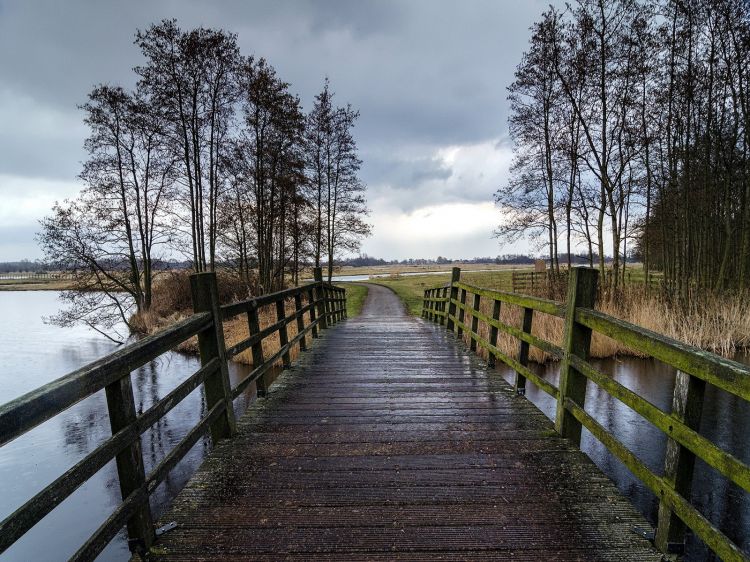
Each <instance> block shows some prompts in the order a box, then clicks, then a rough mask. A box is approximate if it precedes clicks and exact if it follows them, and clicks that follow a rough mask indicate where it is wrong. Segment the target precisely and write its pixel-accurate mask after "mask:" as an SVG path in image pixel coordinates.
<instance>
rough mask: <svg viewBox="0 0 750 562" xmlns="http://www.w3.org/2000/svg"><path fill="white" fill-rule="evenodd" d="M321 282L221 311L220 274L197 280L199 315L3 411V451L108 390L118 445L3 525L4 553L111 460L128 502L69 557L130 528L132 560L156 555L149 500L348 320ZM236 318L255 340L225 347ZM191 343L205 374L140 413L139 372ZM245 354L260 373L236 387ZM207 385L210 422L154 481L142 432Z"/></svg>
mask: <svg viewBox="0 0 750 562" xmlns="http://www.w3.org/2000/svg"><path fill="white" fill-rule="evenodd" d="M315 279H316V281H315V282H314V283H310V284H309V285H305V286H302V287H295V288H292V289H287V290H285V291H279V292H277V293H273V294H269V295H264V296H261V297H258V298H254V299H250V300H246V301H242V302H238V303H235V304H231V305H228V306H220V305H219V299H218V292H217V288H216V275H215V274H214V273H200V274H196V275H193V276H192V277H191V278H190V281H191V289H192V297H193V308H194V311H195V313H194V314H193V315H192V316H190V317H189V318H186V319H185V320H182V321H180V322H178V323H176V324H174V325H172V326H170V327H169V328H167V329H165V330H164V331H162V332H160V333H158V334H156V335H153V336H148V337H145V338H143V339H141V340H139V341H137V342H135V343H132V344H129V345H126V346H124V347H122V348H121V349H120V350H118V351H117V352H115V353H112V354H111V355H107V356H106V357H103V358H101V359H99V360H98V361H95V362H93V363H90V364H89V365H86V366H85V367H82V368H80V369H78V370H77V371H74V372H72V373H70V374H68V375H65V376H63V377H61V378H59V379H57V380H55V381H53V382H51V383H49V384H46V385H44V386H42V387H40V388H38V389H36V390H33V391H31V392H29V393H28V394H25V395H23V396H21V397H19V398H17V399H16V400H13V401H12V402H9V403H7V404H5V405H3V406H0V447H2V446H4V445H5V444H7V443H9V442H10V441H12V440H14V439H16V438H17V437H19V436H21V435H23V434H24V433H26V432H28V431H30V430H32V429H33V428H35V427H37V426H38V425H39V424H41V423H43V422H45V421H47V420H49V419H50V418H53V417H54V416H56V415H58V414H60V413H61V412H64V411H65V410H67V409H68V408H70V407H71V406H73V405H74V404H76V403H77V402H79V401H81V400H83V399H84V398H87V397H89V396H91V395H92V394H94V393H96V392H100V391H102V390H104V392H105V395H106V400H107V408H108V411H109V419H110V425H111V430H112V436H111V437H110V438H108V439H107V440H105V441H104V442H103V443H102V444H101V445H99V446H98V447H97V448H96V449H94V450H93V451H92V452H91V453H89V454H88V455H86V456H85V457H84V458H83V459H82V460H80V461H79V462H78V463H76V464H75V465H74V466H73V467H71V468H70V469H69V470H67V471H66V472H65V473H64V474H62V475H60V476H59V477H58V478H57V479H56V480H54V481H53V482H52V483H51V484H49V485H48V486H47V487H46V488H44V489H43V490H42V491H41V492H39V493H38V494H36V495H35V496H34V497H32V498H31V499H29V500H28V501H27V502H26V503H25V504H23V505H22V506H21V507H19V508H18V509H17V510H16V511H15V512H14V513H12V514H11V515H9V516H8V517H7V518H6V519H5V520H3V521H2V522H0V553H2V552H4V551H5V550H6V549H7V548H8V547H10V546H11V545H12V544H13V543H15V542H16V541H17V540H18V539H19V538H20V537H21V536H23V535H24V534H25V533H26V532H28V531H29V529H31V528H32V527H33V526H34V525H36V524H37V523H38V522H39V521H40V520H41V519H42V518H43V517H45V515H47V514H48V513H49V512H50V511H52V510H53V509H54V508H55V507H56V506H58V505H59V504H60V503H61V502H62V501H63V500H65V498H67V497H68V496H70V495H71V494H72V493H73V492H74V491H75V490H76V489H78V487H80V486H81V485H82V484H83V483H84V482H86V481H87V480H89V479H90V478H91V477H92V476H93V475H94V474H96V473H97V472H98V471H99V470H100V469H101V468H102V467H104V465H106V464H107V463H108V462H110V461H111V460H112V459H116V465H117V474H118V478H119V483H120V491H121V494H122V503H121V504H120V505H119V506H118V507H117V508H116V509H115V511H114V512H113V513H112V515H111V516H110V517H109V518H108V519H107V520H106V521H104V523H103V524H102V525H101V526H100V527H99V528H98V529H97V530H96V532H95V533H94V534H93V535H92V536H91V537H90V538H89V539H88V540H87V541H86V542H85V543H84V544H83V545H82V546H81V547H80V549H79V550H78V551H77V552H76V553H75V554H74V555H73V557H72V558H71V559H72V560H91V559H93V558H94V557H96V556H97V555H98V554H99V553H100V552H101V551H102V549H104V547H105V546H106V545H107V544H108V543H109V542H110V541H111V540H112V538H113V537H114V536H115V535H116V533H117V532H118V531H119V530H120V529H122V528H123V527H124V526H127V531H128V538H129V546H130V548H131V550H132V551H133V552H141V553H142V552H144V551H146V550H147V549H148V548H150V547H151V545H152V544H153V542H154V539H155V530H154V525H153V518H152V514H151V509H150V506H149V496H150V495H151V494H152V493H153V492H154V490H155V489H156V487H157V486H158V485H159V484H160V483H161V482H162V481H164V479H165V478H166V477H167V476H168V475H169V473H170V471H171V470H172V469H173V468H174V467H175V466H176V465H177V463H178V462H179V461H180V460H181V459H182V458H183V457H184V456H185V455H186V454H187V453H188V452H189V451H190V449H191V448H192V447H193V446H194V445H195V444H196V443H197V442H198V440H199V439H200V438H201V437H203V436H204V435H205V434H206V433H210V435H211V441H212V442H213V443H214V444H216V442H217V441H218V440H220V439H223V438H228V437H231V436H232V435H233V434H234V432H235V415H234V407H233V402H232V401H233V399H234V398H236V397H237V396H239V395H240V393H242V391H243V390H244V389H246V388H247V386H248V385H249V384H250V383H252V382H253V381H257V382H258V394H259V395H261V396H262V395H263V394H265V393H266V392H267V390H268V383H267V382H266V381H265V380H264V379H263V375H264V374H265V373H267V372H268V371H269V370H270V369H271V367H273V366H274V364H276V363H277V362H278V360H279V359H281V361H282V365H283V367H284V368H286V367H289V365H290V360H289V357H290V355H289V353H290V351H291V349H292V348H293V347H294V346H295V345H298V346H299V348H300V350H305V349H306V347H307V346H306V342H305V337H306V335H307V334H308V333H311V335H312V337H313V338H316V337H317V336H318V329H319V328H320V329H325V328H327V327H328V326H330V325H332V324H334V323H336V322H337V321H339V320H341V319H343V318H345V317H346V293H345V291H344V289H341V288H338V287H334V286H332V285H330V284H327V283H324V282H323V281H322V280H321V272H320V269H316V271H315ZM303 299H304V301H305V304H304V305H303ZM290 300H293V302H294V304H295V311H294V313H293V314H290V315H287V314H286V307H285V303H286V302H287V301H290ZM265 306H274V307H276V312H277V321H276V323H274V324H273V325H271V326H269V327H267V328H264V329H262V330H261V329H260V326H259V319H258V312H259V310H261V309H262V308H263V307H265ZM238 314H246V315H247V318H248V327H249V333H250V336H249V337H248V338H247V339H245V340H244V341H242V342H240V343H238V344H237V345H235V346H233V347H231V348H229V349H227V348H226V346H225V343H224V332H223V325H222V321H223V320H226V319H228V318H231V317H233V316H236V315H238ZM306 314H307V317H308V321H307V322H305V315H306ZM291 322H295V323H296V327H297V335H296V336H295V337H294V338H293V339H292V340H291V341H290V340H289V339H288V336H287V326H288V324H290V323H291ZM276 333H278V334H279V340H280V346H281V347H280V349H279V351H278V352H277V353H275V354H274V355H273V356H271V357H269V358H267V359H265V358H264V357H263V348H262V342H263V340H264V339H265V338H268V337H269V336H273V335H275V334H276ZM193 336H197V337H198V345H199V349H200V360H201V367H200V369H198V370H197V371H196V372H195V373H193V374H192V375H190V376H189V377H187V378H186V379H185V380H184V381H183V382H181V383H180V384H179V385H178V386H177V387H176V388H174V389H173V390H172V391H170V392H169V393H168V394H166V395H165V396H164V397H163V398H161V400H159V401H158V402H157V403H156V404H154V405H153V406H151V407H150V408H149V409H148V410H146V411H145V412H143V413H142V414H140V415H137V414H136V409H135V401H134V396H133V387H132V381H131V376H130V373H131V371H133V370H135V369H138V368H139V367H141V366H143V365H145V364H146V363H148V362H150V361H152V360H154V359H156V358H157V357H159V356H160V355H162V354H163V353H166V352H167V351H169V350H171V349H174V348H175V347H176V346H177V345H179V344H180V343H182V342H184V341H186V340H187V339H189V338H191V337H193ZM247 348H252V354H253V366H254V368H253V371H252V372H251V373H250V375H248V376H247V377H246V378H245V379H243V380H242V381H241V382H239V384H237V386H236V387H234V388H232V387H231V384H230V381H229V374H228V368H227V360H228V359H229V358H230V357H231V356H233V355H235V354H237V353H239V352H240V351H242V350H243V349H247ZM201 385H202V386H203V388H204V391H205V396H206V403H207V412H206V414H205V416H204V417H203V418H201V420H200V421H199V422H198V424H197V425H196V426H195V427H193V428H192V429H191V430H190V431H189V432H188V433H187V435H186V436H185V437H184V438H183V439H182V440H181V441H180V442H179V443H178V444H177V445H176V446H175V447H174V448H173V449H172V450H171V451H170V452H169V453H168V454H167V455H166V456H165V457H164V458H163V459H162V460H161V462H159V463H158V464H157V465H156V466H155V467H154V469H153V470H152V471H151V472H150V473H149V474H146V473H145V469H144V463H143V454H142V451H141V441H140V436H141V434H142V433H143V432H144V431H146V430H147V429H148V428H149V427H151V426H152V425H154V424H155V423H156V422H157V421H158V420H160V419H161V418H163V417H164V416H165V415H166V414H167V413H168V412H169V411H170V410H172V409H173V408H174V407H175V406H176V405H177V404H179V403H180V402H181V401H182V400H183V399H184V398H186V397H187V396H188V395H189V394H190V393H191V392H192V391H193V390H195V389H196V388H198V387H199V386H201ZM3 484H4V485H9V484H10V483H9V482H4V483H3Z"/></svg>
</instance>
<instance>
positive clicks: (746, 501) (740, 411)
mask: <svg viewBox="0 0 750 562" xmlns="http://www.w3.org/2000/svg"><path fill="white" fill-rule="evenodd" d="M735 359H736V360H737V361H741V362H744V363H745V364H750V357H748V356H747V355H744V356H743V355H738V356H737V357H736V358H735ZM592 364H593V365H594V366H595V367H596V368H597V369H599V370H600V371H601V372H602V373H607V374H609V375H610V376H612V378H613V379H614V380H616V381H617V382H619V383H620V384H622V385H624V386H626V387H627V388H629V389H631V390H633V391H634V392H636V393H637V394H638V395H640V396H643V397H644V398H646V399H647V400H648V401H649V402H651V403H652V404H654V405H655V406H656V407H658V408H660V409H661V410H663V411H665V412H670V411H671V407H672V394H673V392H674V384H675V376H676V373H677V371H676V370H675V369H674V368H672V367H670V366H669V365H665V364H663V363H661V362H659V361H657V360H655V359H640V358H635V357H619V358H614V359H600V360H594V361H592ZM533 367H534V368H535V370H536V371H537V373H538V374H539V375H541V376H542V378H544V379H545V380H547V381H549V382H551V383H553V384H555V385H557V381H558V377H559V364H558V363H549V364H546V365H534V366H533ZM498 372H499V373H500V374H501V375H502V376H503V377H504V378H506V380H508V381H509V382H512V381H514V380H515V374H514V372H513V371H512V370H510V369H508V368H506V367H505V366H502V365H501V366H499V367H498ZM527 398H529V400H531V401H532V402H533V403H534V404H535V405H537V406H538V407H539V408H540V409H541V410H542V411H543V412H544V413H545V415H547V416H548V417H549V418H550V419H552V418H553V417H554V413H555V402H554V400H553V399H552V398H551V397H550V396H549V395H547V394H545V393H544V392H542V391H540V390H538V389H537V388H536V387H534V385H533V384H529V385H528V391H527ZM586 410H587V411H588V412H589V413H590V414H591V415H592V416H593V417H594V418H595V419H596V420H597V421H598V422H599V423H600V424H602V425H603V426H604V427H605V428H606V429H607V430H608V431H610V432H611V433H612V434H613V435H615V436H616V437H617V438H618V439H619V440H620V441H621V442H622V443H624V444H625V445H626V446H627V448H628V449H629V450H631V451H632V452H633V453H635V454H636V456H637V457H638V458H639V459H640V460H642V461H643V462H644V463H645V464H646V466H648V467H649V468H650V469H651V470H652V471H654V472H655V473H657V474H663V472H664V452H665V448H666V443H667V438H666V436H665V435H664V433H662V432H661V431H660V430H659V429H657V428H656V427H654V426H653V425H651V424H650V423H649V422H648V421H646V420H645V419H644V418H643V417H641V416H640V415H639V414H638V413H636V412H635V411H633V410H631V409H630V408H628V407H627V406H625V405H624V404H623V403H622V402H620V401H619V400H617V399H616V398H614V397H612V396H610V395H609V394H607V393H606V392H605V391H604V390H602V389H600V388H599V387H597V386H596V385H595V384H589V385H588V387H587V391H586ZM700 434H701V435H703V436H704V437H706V438H707V439H709V440H710V441H711V442H713V443H715V444H716V445H717V446H718V447H720V448H721V449H723V450H724V451H727V452H729V453H731V454H732V455H734V456H735V457H736V458H738V459H740V460H741V461H742V462H744V463H746V464H750V440H748V438H747V436H748V435H750V403H747V402H745V401H744V400H742V399H741V398H738V397H736V396H733V395H731V394H729V393H727V392H724V391H722V390H720V389H717V388H716V387H714V386H711V385H707V387H706V394H705V398H704V404H703V415H702V417H701V427H700ZM581 448H582V450H583V451H584V452H585V453H586V454H587V455H588V456H589V457H591V459H593V461H594V462H595V463H596V465H597V466H598V467H599V468H601V469H602V471H603V472H604V473H605V474H606V475H607V476H609V477H610V478H611V479H612V480H613V481H614V482H615V483H616V484H617V487H618V489H619V490H620V491H621V492H622V493H623V494H625V496H626V497H627V498H628V499H630V501H631V502H633V504H634V505H635V506H636V508H637V509H638V510H639V511H640V512H641V513H642V514H643V515H645V516H646V518H647V519H648V520H649V522H651V523H652V524H656V518H657V510H658V506H659V501H658V498H657V497H656V496H655V495H654V494H653V493H652V492H651V491H650V490H649V489H648V488H647V487H646V486H645V485H644V484H642V483H641V482H640V481H639V480H638V479H637V478H636V477H635V476H633V474H632V473H631V472H630V471H629V470H628V469H627V468H626V467H625V466H624V465H623V464H622V463H620V462H619V461H618V460H617V459H616V458H615V457H614V456H613V455H612V454H611V453H610V452H609V451H608V450H607V449H606V447H604V446H603V445H602V444H601V443H600V442H599V441H597V440H596V439H594V438H593V437H592V436H591V434H590V433H589V432H588V431H586V430H584V432H583V436H582V439H581ZM691 503H692V504H693V505H694V506H695V507H696V508H697V509H698V510H699V511H700V512H701V513H703V514H704V515H705V516H706V517H707V518H708V519H709V521H711V522H712V523H713V524H714V525H715V526H716V527H717V528H719V529H720V530H721V531H722V532H723V533H725V534H726V535H727V536H728V537H729V538H730V539H731V540H732V541H734V542H735V543H736V544H737V545H738V546H739V547H740V548H741V549H743V550H744V551H745V552H750V493H748V492H746V491H745V490H743V489H742V488H740V487H739V486H738V485H736V484H733V483H732V482H731V481H729V480H728V479H727V478H726V477H724V476H723V475H721V474H720V473H719V472H717V471H716V470H714V469H713V468H711V467H709V466H708V465H706V464H705V463H703V462H702V461H698V462H697V464H696V470H695V476H694V478H693V493H692V498H691ZM684 559H685V560H686V561H702V560H713V559H715V557H714V556H713V554H712V553H711V551H710V550H709V549H708V548H707V547H706V546H705V545H704V544H703V543H702V542H701V541H700V540H699V539H698V538H697V537H695V536H694V535H692V534H688V537H687V541H686V555H685V557H684Z"/></svg>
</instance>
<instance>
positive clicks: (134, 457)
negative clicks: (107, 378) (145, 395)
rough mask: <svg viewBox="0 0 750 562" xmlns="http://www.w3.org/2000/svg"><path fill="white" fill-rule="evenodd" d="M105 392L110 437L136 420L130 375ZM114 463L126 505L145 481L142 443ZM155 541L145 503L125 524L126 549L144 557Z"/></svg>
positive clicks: (135, 445)
mask: <svg viewBox="0 0 750 562" xmlns="http://www.w3.org/2000/svg"><path fill="white" fill-rule="evenodd" d="M104 391H105V395H106V397H107V410H108V411H109V425H110V427H111V428H112V435H115V434H117V433H118V432H119V431H121V430H123V429H125V428H126V427H128V426H129V425H130V424H132V423H133V422H135V420H136V417H137V416H136V412H135V399H134V397H133V386H132V383H131V380H130V373H129V372H126V373H123V376H122V377H121V378H120V379H118V380H116V381H115V382H113V383H111V384H109V385H107V386H106V387H105V389H104ZM116 463H117V477H118V479H119V481H120V496H121V497H122V499H123V501H125V500H126V499H127V498H128V496H130V494H132V493H133V492H135V491H136V490H137V489H138V488H140V487H141V486H143V484H144V482H145V481H146V471H145V470H144V467H143V452H142V450H141V440H140V439H136V440H135V441H133V443H131V444H130V445H128V446H127V447H125V449H123V450H122V451H121V452H120V453H119V454H118V455H117V457H116ZM155 540H156V535H155V533H154V522H153V519H152V518H151V508H150V507H149V503H148V501H145V502H144V503H143V504H141V506H140V507H138V509H137V510H136V512H135V513H134V514H133V516H132V517H131V518H130V519H129V520H128V546H129V547H130V551H131V552H134V553H138V554H144V553H145V552H147V551H148V549H149V548H151V545H152V544H154V541H155Z"/></svg>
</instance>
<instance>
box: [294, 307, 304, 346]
mask: <svg viewBox="0 0 750 562" xmlns="http://www.w3.org/2000/svg"><path fill="white" fill-rule="evenodd" d="M294 311H295V313H296V315H297V333H298V334H301V333H302V332H304V330H305V315H304V314H302V293H297V294H296V295H294ZM306 338H307V336H302V337H301V338H300V340H299V350H300V351H307V342H306V341H305V339H306Z"/></svg>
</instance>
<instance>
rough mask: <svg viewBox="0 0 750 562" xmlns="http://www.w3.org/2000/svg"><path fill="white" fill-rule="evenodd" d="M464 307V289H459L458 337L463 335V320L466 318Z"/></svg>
mask: <svg viewBox="0 0 750 562" xmlns="http://www.w3.org/2000/svg"><path fill="white" fill-rule="evenodd" d="M465 306H466V289H461V308H460V310H459V311H458V322H459V324H458V337H459V338H460V337H462V336H463V335H464V329H463V327H462V326H463V323H464V318H465V317H466V311H465V310H464V307H465Z"/></svg>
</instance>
